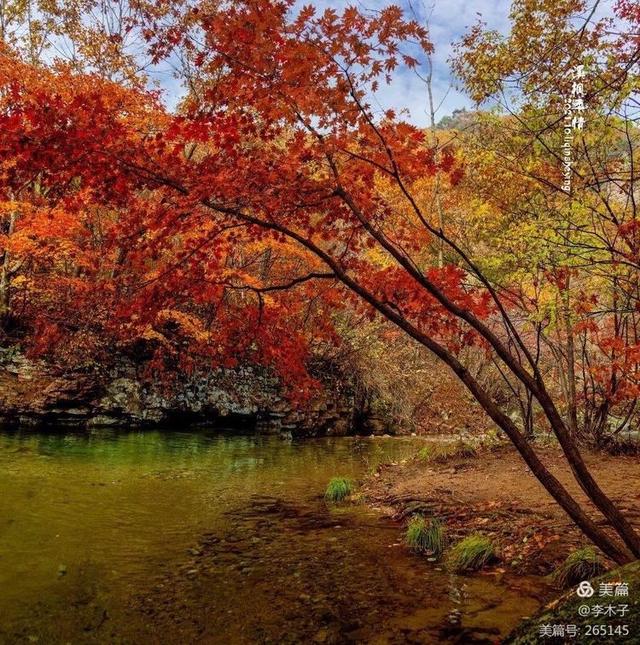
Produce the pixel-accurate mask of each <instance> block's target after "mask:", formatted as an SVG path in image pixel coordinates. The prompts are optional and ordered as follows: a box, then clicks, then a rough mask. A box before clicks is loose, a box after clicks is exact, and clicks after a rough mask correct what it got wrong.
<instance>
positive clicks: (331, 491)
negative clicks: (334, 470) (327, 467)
mask: <svg viewBox="0 0 640 645" xmlns="http://www.w3.org/2000/svg"><path fill="white" fill-rule="evenodd" d="M352 492H353V485H352V484H351V480H349V479H345V478H344V477H333V478H332V479H331V481H330V482H329V485H328V486H327V490H326V492H325V494H324V498H325V499H326V500H327V501H329V502H341V501H342V500H343V499H345V498H346V497H349V495H351V493H352Z"/></svg>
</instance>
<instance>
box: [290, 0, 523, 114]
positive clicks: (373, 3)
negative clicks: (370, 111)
mask: <svg viewBox="0 0 640 645" xmlns="http://www.w3.org/2000/svg"><path fill="white" fill-rule="evenodd" d="M307 2H309V3H310V4H314V5H315V6H316V7H317V8H318V10H322V9H323V8H325V7H332V8H334V9H336V10H340V9H344V8H345V7H346V6H348V5H355V6H357V7H358V8H359V9H361V10H365V9H369V10H376V9H381V8H383V7H385V6H387V5H388V4H393V3H394V2H395V3H396V4H400V6H401V7H402V8H403V9H404V10H405V11H406V12H407V15H411V14H412V13H413V14H415V16H416V17H417V19H418V20H419V22H420V23H421V24H423V25H427V26H428V28H429V33H430V37H431V41H432V43H433V45H434V48H435V51H434V54H433V73H434V75H433V92H434V103H435V105H436V106H440V107H439V109H438V111H437V114H436V121H438V120H440V119H441V118H442V117H443V116H446V115H448V114H451V113H452V112H453V110H455V109H456V108H462V107H466V108H470V107H472V102H471V101H470V100H469V99H468V98H467V97H466V96H465V95H464V94H463V93H461V92H459V91H457V90H456V89H455V86H454V80H453V79H452V77H451V73H450V69H449V63H448V62H447V60H448V58H449V57H450V56H451V54H452V43H454V42H456V41H458V40H460V38H461V37H462V36H463V35H464V33H465V32H466V31H467V29H468V28H469V27H470V26H471V25H473V24H475V23H476V22H477V21H478V19H481V20H482V21H483V22H485V23H486V25H487V28H489V29H496V30H498V31H500V32H503V33H506V32H508V28H509V9H510V6H511V2H510V0H493V1H491V0H475V1H474V0H436V1H434V0H411V1H409V0H394V2H390V1H389V0H386V1H385V0H363V1H358V0H319V1H317V2H313V0H307ZM307 2H305V1H303V2H301V4H306V3H307ZM375 100H377V101H378V102H379V103H380V104H381V107H384V108H385V109H386V108H393V109H395V110H396V111H399V110H400V109H402V108H404V109H406V110H408V112H409V117H408V118H407V120H409V121H411V122H413V123H415V124H417V125H427V124H428V121H429V117H428V114H427V105H428V103H427V101H428V98H427V92H426V88H425V86H424V84H422V83H421V82H419V81H418V80H417V79H416V77H415V75H414V74H413V73H411V72H409V71H407V70H403V71H402V72H401V73H400V74H399V75H397V77H396V79H395V80H394V83H393V84H392V85H391V86H389V87H383V88H381V89H380V91H379V92H378V93H377V95H376V97H375Z"/></svg>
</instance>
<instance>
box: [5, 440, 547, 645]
mask: <svg viewBox="0 0 640 645" xmlns="http://www.w3.org/2000/svg"><path fill="white" fill-rule="evenodd" d="M421 445H424V439H420V438H375V439H374V438H364V439H357V438H325V439H306V440H286V439H282V438H279V437H271V436H269V437H267V436H256V435H231V434H225V433H221V432H220V431H213V430H211V431H208V430H200V429H199V430H197V431H179V432H178V431H132V432H122V431H119V432H118V431H110V430H104V431H92V432H90V433H82V434H77V433H71V432H66V431H60V432H58V433H40V432H26V431H23V432H4V433H0V589H1V592H0V643H11V644H13V643H45V644H47V645H49V644H54V643H74V644H76V643H136V644H137V645H144V644H146V643H163V644H167V643H169V644H171V643H180V644H186V643H221V644H228V643H465V644H466V643H495V642H496V641H497V640H499V639H500V638H501V637H502V636H504V635H505V634H507V633H508V632H509V631H510V630H511V629H512V628H513V627H515V625H517V624H518V622H519V621H520V620H521V619H522V618H523V617H525V616H530V615H531V614H532V613H533V612H535V611H536V610H537V609H538V608H539V606H540V604H541V602H542V601H543V600H544V599H545V598H546V596H545V593H546V591H547V588H546V585H545V583H544V581H543V580H541V579H537V578H522V577H517V576H513V575H512V574H508V573H501V572H496V571H488V572H484V573H480V574H476V575H473V576H458V575H453V574H451V573H449V572H448V571H447V570H446V567H444V566H443V565H442V564H439V563H436V562H429V561H428V560H427V558H425V557H420V556H417V555H414V554H412V553H410V552H409V551H408V550H407V549H406V547H405V546H404V545H403V544H402V526H401V525H399V524H398V523H396V522H393V521H392V520H391V519H389V518H388V517H386V516H385V515H384V514H383V513H382V512H381V511H379V510H376V509H372V508H369V507H367V506H366V505H364V504H362V503H360V504H351V503H347V504H341V505H333V506H331V505H327V504H326V503H325V501H324V499H323V493H324V490H325V488H326V485H327V482H328V481H329V479H330V478H331V477H332V476H335V475H341V476H346V477H350V478H354V479H355V480H357V479H359V478H360V479H361V478H362V477H364V476H365V475H367V474H369V473H371V472H372V471H373V469H375V467H376V466H377V465H378V464H379V463H381V462H383V461H389V460H401V459H404V458H408V457H410V456H411V455H413V454H415V453H416V452H417V451H418V449H419V448H420V446H421Z"/></svg>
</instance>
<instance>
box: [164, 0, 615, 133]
mask: <svg viewBox="0 0 640 645" xmlns="http://www.w3.org/2000/svg"><path fill="white" fill-rule="evenodd" d="M595 1H596V0H590V1H589V2H588V5H590V6H593V5H592V3H593V2H595ZM393 3H395V4H399V5H400V6H401V7H402V8H403V9H404V10H405V12H406V13H407V16H415V17H416V18H417V19H418V21H419V22H420V23H421V24H423V25H426V26H427V27H428V29H429V33H430V37H431V41H432V43H433V45H434V48H435V51H434V54H433V63H434V76H433V90H434V103H435V105H436V106H439V107H438V111H437V114H436V121H439V120H440V119H441V118H442V117H444V116H446V115H448V114H451V113H452V112H453V110H455V109H456V108H463V107H465V108H467V109H469V108H471V107H473V105H472V102H471V101H470V100H469V99H468V98H467V97H466V96H465V95H464V94H463V93H461V92H459V91H458V90H457V89H456V88H455V80H454V79H453V78H452V75H451V72H450V66H449V63H448V59H449V57H450V56H451V55H452V52H453V48H452V44H453V43H454V42H456V41H458V40H460V38H461V37H462V36H463V35H464V34H465V32H466V31H467V29H468V28H469V27H471V26H472V25H473V24H475V23H476V22H477V21H478V20H482V21H483V22H484V23H485V24H486V27H487V28H488V29H495V30H497V31H499V32H501V33H504V34H506V33H507V32H508V31H509V11H510V7H511V0H297V3H296V7H297V8H300V7H302V6H303V5H305V4H313V5H314V6H315V7H316V8H317V11H318V12H322V11H323V10H324V9H326V8H328V7H330V8H332V9H335V10H336V11H341V10H343V9H344V8H346V7H347V6H349V5H354V6H356V7H358V8H359V9H360V10H361V11H367V10H369V11H376V10H379V9H382V8H383V7H385V6H387V5H389V4H393ZM612 4H613V0H602V1H601V2H600V4H599V7H598V11H597V12H596V15H595V17H596V18H598V17H601V16H603V15H611V12H612V9H611V6H612ZM421 71H422V70H421ZM160 76H164V78H162V79H159V78H158V80H160V84H161V86H163V87H164V89H165V91H166V94H165V97H166V100H167V103H168V104H169V105H170V106H173V105H175V103H176V101H177V99H178V98H179V95H180V91H179V88H178V86H177V82H176V81H175V80H174V81H173V82H172V81H170V80H169V79H168V78H167V76H168V75H166V74H160ZM156 78H157V77H156ZM371 102H372V105H373V106H374V107H376V108H377V107H379V108H380V110H381V111H382V110H384V109H389V108H392V109H394V110H395V111H396V112H400V110H403V109H404V110H406V111H407V114H405V115H404V118H405V119H406V120H408V121H410V122H412V123H415V124H416V125H422V126H424V125H428V122H429V117H428V113H427V105H428V98H427V91H426V87H425V86H424V84H423V83H421V82H420V81H419V80H418V79H417V78H416V76H415V74H414V73H412V72H410V71H408V70H402V71H401V72H400V73H399V74H396V76H395V78H394V82H393V84H392V85H390V86H383V87H381V88H380V90H379V91H378V92H377V93H376V95H375V96H374V97H372V100H371Z"/></svg>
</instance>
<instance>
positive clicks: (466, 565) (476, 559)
mask: <svg viewBox="0 0 640 645" xmlns="http://www.w3.org/2000/svg"><path fill="white" fill-rule="evenodd" d="M495 559H496V547H495V545H494V543H493V541H492V540H491V538H488V537H487V536H485V535H480V534H479V533H475V534H473V535H469V536H468V537H466V538H464V539H463V540H460V542H458V543H457V544H456V545H455V546H454V547H453V548H452V549H451V551H450V553H449V565H450V567H451V568H452V569H453V570H454V571H459V572H462V571H477V570H478V569H482V567H484V566H485V565H487V564H489V563H490V562H492V561H493V560H495Z"/></svg>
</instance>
